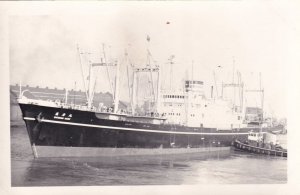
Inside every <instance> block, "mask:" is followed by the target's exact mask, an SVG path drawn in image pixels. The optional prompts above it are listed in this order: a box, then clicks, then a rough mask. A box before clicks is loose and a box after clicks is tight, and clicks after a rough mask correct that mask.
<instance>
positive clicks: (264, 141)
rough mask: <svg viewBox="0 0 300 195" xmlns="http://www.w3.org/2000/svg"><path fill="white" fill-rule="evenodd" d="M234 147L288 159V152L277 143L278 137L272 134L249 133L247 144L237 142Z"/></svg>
mask: <svg viewBox="0 0 300 195" xmlns="http://www.w3.org/2000/svg"><path fill="white" fill-rule="evenodd" d="M233 146H234V148H235V149H236V150H239V151H244V152H249V153H255V154H263V155H269V156H280V157H287V150H286V149H284V148H282V147H281V146H280V145H279V143H278V142H277V141H276V135H275V134H272V133H265V134H263V133H261V132H259V133H257V132H252V131H251V132H249V134H248V140H247V141H245V142H242V141H239V140H235V141H234V143H233Z"/></svg>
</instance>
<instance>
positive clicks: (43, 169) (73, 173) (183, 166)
mask: <svg viewBox="0 0 300 195" xmlns="http://www.w3.org/2000/svg"><path fill="white" fill-rule="evenodd" d="M226 158H228V154H226V155H223V154H205V155H203V154H202V155H199V154H198V155H196V154H194V155H191V154H189V155H183V154H182V155H176V156H175V155H166V156H163V155H161V156H128V157H100V158H99V157H97V158H40V159H34V160H30V161H29V162H28V163H27V167H26V170H25V171H24V176H23V178H24V179H23V181H19V182H18V183H15V185H16V186H27V185H30V186H36V185H37V186H44V185H45V186H52V185H55V186H61V185H63V186H64V185H154V184H155V185H163V184H182V183H184V172H189V171H193V170H192V169H193V167H192V164H193V162H194V163H195V162H197V161H205V160H213V159H215V160H218V159H219V160H220V159H226Z"/></svg>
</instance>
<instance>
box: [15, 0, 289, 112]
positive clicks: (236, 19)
mask: <svg viewBox="0 0 300 195" xmlns="http://www.w3.org/2000/svg"><path fill="white" fill-rule="evenodd" d="M82 10H85V11H78V12H76V11H74V10H72V9H70V10H69V9H60V10H58V11H52V12H51V11H50V12H47V11H46V12H45V13H42V14H40V13H39V14H32V15H31V14H19V15H14V16H10V18H9V36H10V37H9V52H10V78H11V79H10V80H11V84H16V83H18V82H19V81H20V80H21V81H22V83H23V84H24V85H26V84H29V85H33V86H36V85H39V86H49V87H57V88H68V89H72V88H74V83H75V81H76V82H77V89H78V88H81V89H83V85H82V79H81V71H80V64H79V58H78V54H77V50H76V45H77V44H78V45H79V46H80V48H81V49H82V50H84V51H88V52H91V53H93V54H92V56H91V59H92V60H93V61H99V59H100V57H101V55H102V44H105V52H106V55H107V58H109V59H110V58H116V59H118V60H119V61H121V60H122V59H123V58H124V51H125V50H127V51H128V54H129V57H130V59H131V61H132V62H133V63H134V64H136V65H138V66H139V65H141V64H144V63H145V62H146V49H147V47H149V50H150V51H151V53H152V56H153V58H154V59H155V60H156V61H157V63H158V64H159V65H160V66H161V68H162V69H163V71H164V72H163V73H164V74H163V80H162V82H163V84H164V85H165V86H166V85H167V84H168V82H169V75H170V74H169V72H170V71H169V70H170V69H169V66H168V64H167V62H168V58H169V57H170V56H171V55H174V56H175V58H174V60H173V61H174V63H175V64H174V68H173V69H174V76H173V77H174V79H173V82H174V83H173V85H174V86H177V87H178V86H180V83H181V82H182V79H184V77H186V75H187V74H188V75H189V77H191V75H193V78H194V79H197V80H202V81H204V85H205V86H206V91H207V92H208V90H207V89H208V88H209V87H210V86H211V85H213V83H214V77H213V71H215V73H216V82H217V83H218V84H220V83H221V82H222V81H224V82H230V81H231V80H232V71H233V67H234V69H235V70H239V71H240V72H241V74H242V79H243V81H244V82H245V85H246V88H248V89H253V88H258V87H259V80H258V79H259V77H258V75H259V72H261V73H262V81H263V87H264V89H265V108H266V110H267V111H269V112H274V114H275V115H277V116H285V114H286V109H285V108H286V90H285V87H286V85H287V84H286V83H285V80H286V79H285V71H286V67H287V62H288V59H287V58H288V56H289V53H288V52H289V50H288V48H289V44H291V43H290V39H289V33H290V31H291V29H290V27H289V26H288V25H287V22H286V15H287V10H286V9H285V8H284V7H281V6H280V4H274V3H271V2H269V1H266V2H264V3H259V4H258V3H246V2H235V1H232V2H206V1H204V2H189V3H182V2H181V3H178V2H177V3H166V2H158V3H150V4H141V3H138V4H137V3H135V4H130V3H128V4H120V5H118V4H116V3H104V2H103V3H100V4H97V6H95V7H88V9H87V7H84V8H82ZM147 35H149V36H150V42H147V40H146V37H147ZM233 59H234V61H235V62H233ZM192 64H193V74H192ZM233 64H234V65H233ZM218 66H219V67H218ZM121 70H122V71H121V76H122V79H123V82H122V90H125V88H126V84H127V83H126V82H127V81H126V79H127V78H125V77H126V74H125V73H126V71H125V66H124V65H123V67H122V68H121ZM186 70H187V71H186ZM186 72H188V73H186ZM99 75H100V76H99V82H98V83H100V84H98V85H97V91H104V92H106V91H109V90H110V87H109V84H108V82H107V75H106V70H105V69H101V70H100V72H99ZM235 77H236V75H235ZM178 88H179V87H178ZM219 90H221V89H220V88H219ZM124 93H125V92H124ZM207 95H209V94H207Z"/></svg>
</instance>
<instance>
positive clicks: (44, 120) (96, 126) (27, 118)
mask: <svg viewBox="0 0 300 195" xmlns="http://www.w3.org/2000/svg"><path fill="white" fill-rule="evenodd" d="M24 119H25V120H35V119H34V118H29V117H24ZM41 122H46V123H55V124H64V125H74V126H83V127H94V128H102V129H103V128H105V129H115V130H124V131H140V132H151V133H166V134H183V135H248V132H247V133H237V132H236V133H201V132H178V131H162V130H152V129H136V128H126V127H112V126H105V125H91V124H84V123H73V122H65V121H54V120H48V119H41Z"/></svg>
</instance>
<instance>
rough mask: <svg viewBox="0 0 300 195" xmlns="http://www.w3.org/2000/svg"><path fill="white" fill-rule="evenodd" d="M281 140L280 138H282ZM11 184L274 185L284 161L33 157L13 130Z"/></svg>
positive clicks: (281, 179)
mask: <svg viewBox="0 0 300 195" xmlns="http://www.w3.org/2000/svg"><path fill="white" fill-rule="evenodd" d="M284 141H285V139H283V140H282V142H284ZM11 164H12V166H11V167H12V170H11V171H12V178H11V179H12V181H11V182H12V186H74V185H79V186H80V185H81V186H82V185H154V184H155V185H177V184H206V183H209V184H260V183H261V184H272V183H274V184H278V183H286V182H287V160H286V159H285V158H280V157H268V156H256V155H250V154H244V153H239V152H236V151H231V153H230V154H229V155H228V154H227V155H221V154H214V155H212V154H206V155H204V156H198V155H197V156H195V155H193V156H191V155H180V156H155V157H154V156H147V157H142V156H139V157H119V158H117V157H105V158H104V157H101V158H57V159H55V158H52V159H46V158H45V159H33V155H32V152H31V148H30V144H29V140H28V136H27V133H26V129H25V127H24V126H23V125H21V126H20V125H13V126H12V128H11Z"/></svg>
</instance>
